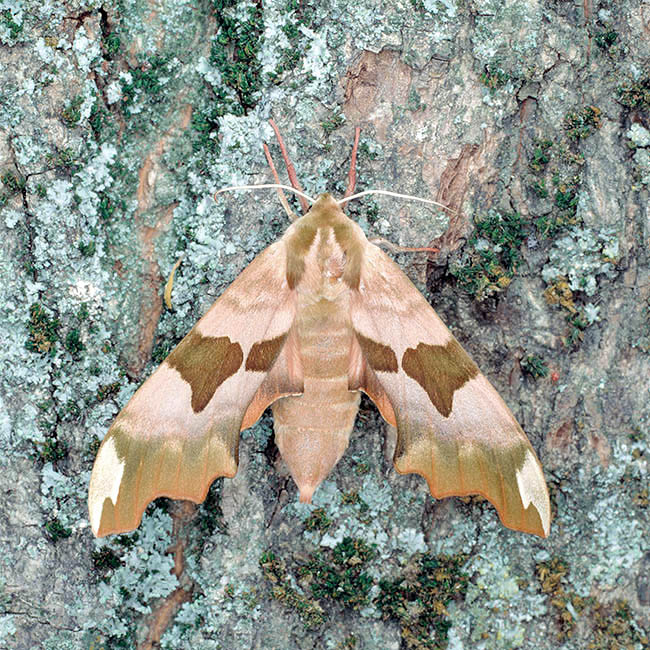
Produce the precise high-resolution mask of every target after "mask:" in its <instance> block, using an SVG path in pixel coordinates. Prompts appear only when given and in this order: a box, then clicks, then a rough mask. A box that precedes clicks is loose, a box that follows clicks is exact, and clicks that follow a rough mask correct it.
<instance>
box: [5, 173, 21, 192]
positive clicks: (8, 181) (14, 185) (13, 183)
mask: <svg viewBox="0 0 650 650" xmlns="http://www.w3.org/2000/svg"><path fill="white" fill-rule="evenodd" d="M0 180H1V181H2V184H3V185H4V187H5V188H6V189H7V191H8V192H9V193H10V194H18V192H22V191H23V190H24V189H25V184H26V182H27V181H26V180H25V178H24V177H22V176H15V175H14V174H12V173H11V172H7V173H6V174H3V175H2V177H1V178H0Z"/></svg>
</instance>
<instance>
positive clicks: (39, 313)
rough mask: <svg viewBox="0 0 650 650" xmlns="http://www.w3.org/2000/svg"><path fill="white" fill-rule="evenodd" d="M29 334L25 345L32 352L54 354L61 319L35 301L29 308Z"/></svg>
mask: <svg viewBox="0 0 650 650" xmlns="http://www.w3.org/2000/svg"><path fill="white" fill-rule="evenodd" d="M27 330H28V332H29V335H28V337H27V341H26V342H25V347H26V348H27V349H28V350H30V351H31V352H39V353H41V354H49V355H50V356H53V355H54V351H55V343H56V342H57V341H58V340H59V319H58V318H55V317H53V316H50V315H49V314H48V312H47V311H46V310H45V308H44V307H43V306H42V305H39V304H38V303H34V304H33V305H32V306H31V307H30V308H29V322H28V324H27Z"/></svg>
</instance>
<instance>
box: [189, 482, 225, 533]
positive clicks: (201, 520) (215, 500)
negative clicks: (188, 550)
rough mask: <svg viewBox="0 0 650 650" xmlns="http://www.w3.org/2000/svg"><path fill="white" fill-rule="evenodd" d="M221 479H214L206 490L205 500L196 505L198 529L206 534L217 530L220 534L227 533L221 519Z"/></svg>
mask: <svg viewBox="0 0 650 650" xmlns="http://www.w3.org/2000/svg"><path fill="white" fill-rule="evenodd" d="M222 486H223V481H215V482H214V483H213V484H212V485H211V486H210V489H209V490H208V494H207V496H206V497H205V500H204V501H203V503H202V504H201V505H199V507H198V512H197V523H198V526H199V529H200V530H201V531H203V532H204V533H205V534H206V535H207V536H210V535H212V533H214V532H215V531H218V532H219V533H221V534H222V535H226V534H227V533H228V527H227V526H226V523H225V522H224V520H223V511H222V510H221V488H222Z"/></svg>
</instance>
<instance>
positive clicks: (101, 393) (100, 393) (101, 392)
mask: <svg viewBox="0 0 650 650" xmlns="http://www.w3.org/2000/svg"><path fill="white" fill-rule="evenodd" d="M119 392H120V382H119V381H114V382H113V383H111V384H103V385H102V386H100V387H99V388H98V389H97V394H96V396H95V397H96V398H97V401H98V402H103V401H105V400H107V399H110V398H111V397H115V395H117V394H118V393H119Z"/></svg>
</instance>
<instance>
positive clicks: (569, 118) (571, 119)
mask: <svg viewBox="0 0 650 650" xmlns="http://www.w3.org/2000/svg"><path fill="white" fill-rule="evenodd" d="M601 126H602V120H601V118H600V109H599V108H597V107H596V106H584V107H583V108H581V109H580V110H579V111H571V112H569V113H567V114H566V116H565V117H564V129H565V131H566V133H567V136H568V137H569V139H570V140H573V141H577V140H583V139H584V138H587V137H589V136H590V135H591V134H592V133H594V132H595V131H596V130H597V129H599V128H600V127H601Z"/></svg>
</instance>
